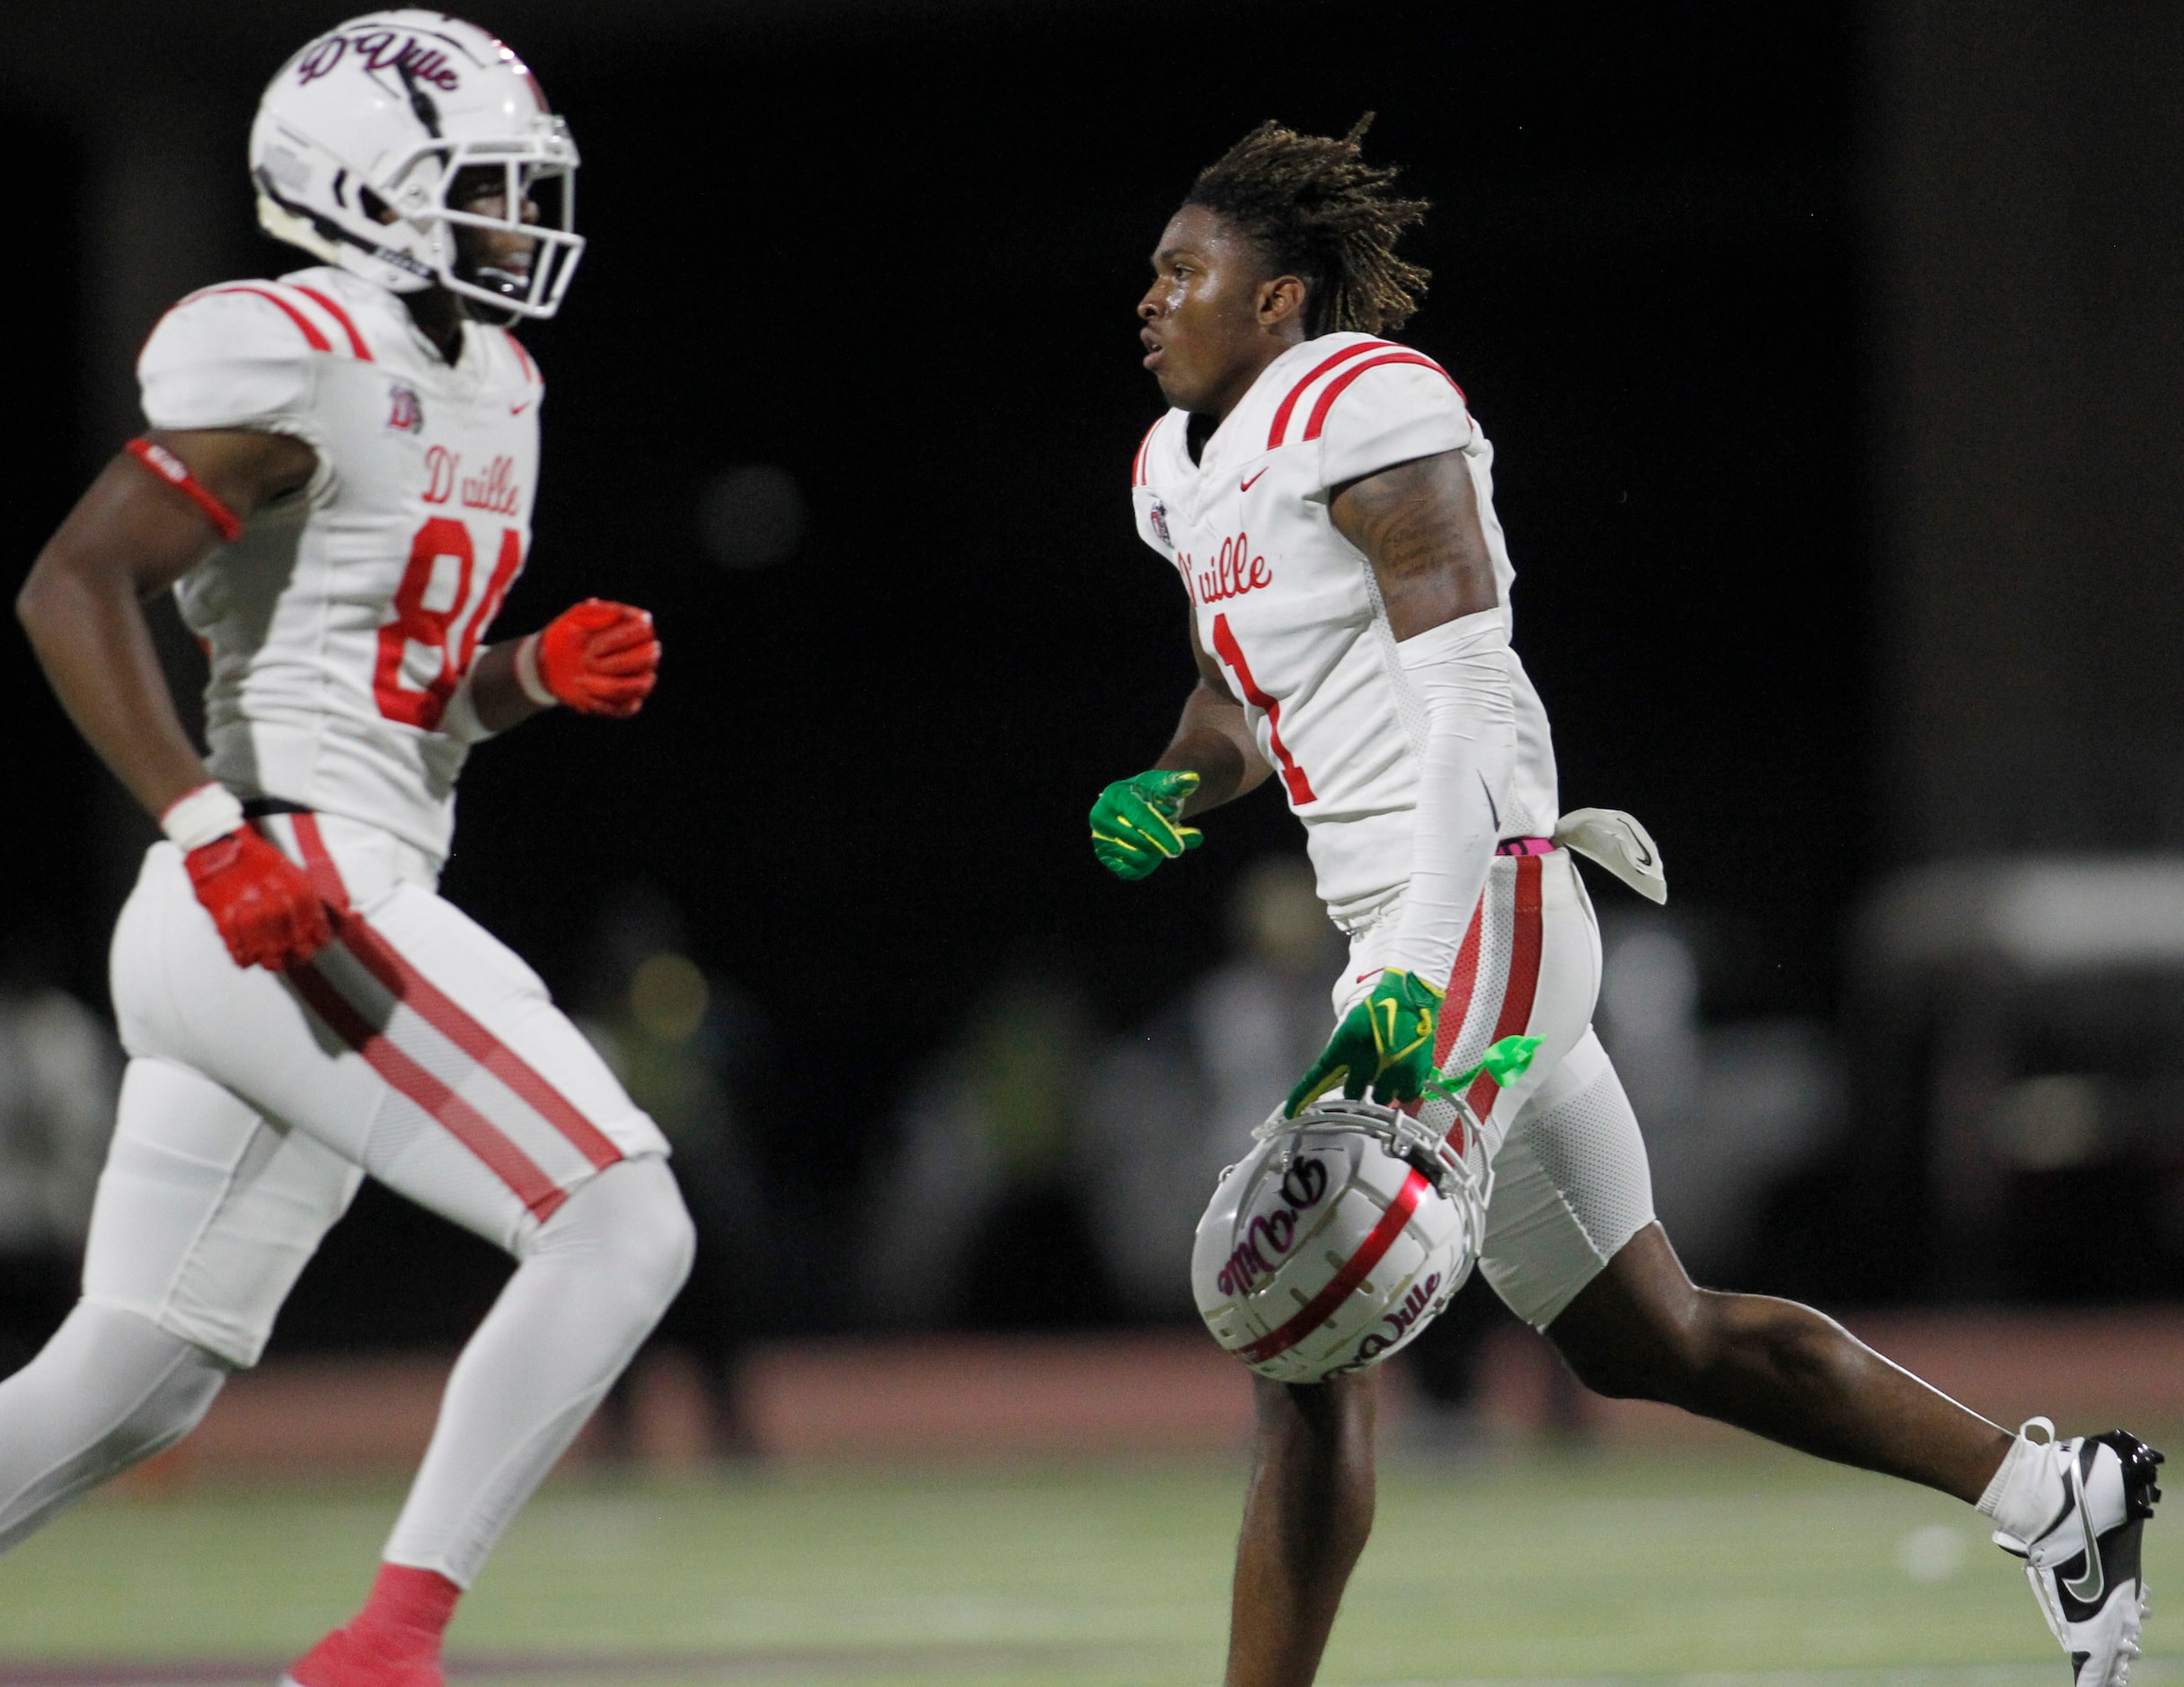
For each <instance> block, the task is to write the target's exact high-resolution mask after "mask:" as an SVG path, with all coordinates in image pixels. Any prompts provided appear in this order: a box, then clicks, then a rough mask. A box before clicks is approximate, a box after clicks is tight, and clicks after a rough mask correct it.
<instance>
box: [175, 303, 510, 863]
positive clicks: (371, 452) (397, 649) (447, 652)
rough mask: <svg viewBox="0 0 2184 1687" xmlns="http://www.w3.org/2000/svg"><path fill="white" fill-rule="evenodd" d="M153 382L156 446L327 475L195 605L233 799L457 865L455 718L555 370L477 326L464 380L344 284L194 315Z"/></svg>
mask: <svg viewBox="0 0 2184 1687" xmlns="http://www.w3.org/2000/svg"><path fill="white" fill-rule="evenodd" d="M137 378H138V380H139V381H140V382H141V384H142V386H143V390H144V411H145V415H146V417H147V418H148V419H149V420H150V421H151V423H152V425H153V426H154V427H155V428H262V429H265V430H268V431H270V432H274V433H283V434H292V435H294V436H295V437H296V438H298V439H301V440H303V441H305V443H306V444H308V445H309V446H311V447H312V448H313V449H314V450H315V451H316V452H317V453H318V457H319V468H318V473H316V474H315V475H314V477H313V479H312V481H311V483H310V484H309V485H308V486H307V487H305V489H304V490H301V491H299V492H297V493H296V494H294V495H292V496H290V497H288V498H286V499H280V500H279V501H278V502H276V503H273V504H270V505H268V506H267V507H266V508H263V509H261V510H260V511H258V512H257V513H256V514H255V515H253V516H252V517H251V519H250V520H249V522H248V523H246V524H245V525H244V526H243V533H242V534H241V536H240V537H238V538H237V539H235V541H234V543H231V544H227V545H225V546H223V547H222V548H221V549H219V550H217V551H216V552H213V553H212V555H211V556H209V557H208V558H207V559H206V560H205V561H203V562H201V563H199V565H198V566H197V567H196V568H195V569H192V570H190V572H189V573H188V574H187V575H185V576H184V577H183V578H182V579H181V580H180V581H179V582H178V583H177V584H176V586H175V596H176V597H177V599H178V600H179V602H180V603H181V613H182V619H183V620H184V621H185V622H187V623H189V626H190V630H191V631H192V632H195V633H196V634H197V636H198V638H199V640H200V641H202V642H203V644H204V645H205V648H206V652H207V655H208V658H209V659H210V661H211V664H212V677H211V679H210V681H209V683H208V685H207V687H206V693H205V719H206V736H207V738H208V746H209V751H210V755H209V762H210V765H211V768H212V772H213V776H214V777H215V778H217V779H218V780H219V781H220V782H222V783H223V784H225V785H226V786H227V787H228V788H229V789H230V790H232V791H234V792H235V793H236V794H237V795H239V796H241V797H243V798H244V799H251V798H253V797H270V798H278V799H285V800H287V801H289V802H294V803H299V804H301V805H303V806H304V807H305V808H314V809H318V810H322V811H323V812H325V813H327V814H334V815H340V816H343V817H347V818H349V819H351V820H357V821H361V822H362V823H364V824H365V825H367V826H378V827H380V828H382V829H384V830H385V831H387V832H391V833H393V835H395V836H397V837H399V838H401V839H402V840H403V841H404V842H406V843H409V844H413V845H414V846H416V847H417V848H418V849H420V850H422V851H424V852H426V853H427V854H428V855H429V856H430V857H431V858H432V860H433V861H435V862H438V861H443V860H445V858H446V856H447V846H448V843H449V840H450V838H451V836H452V835H453V833H454V829H455V777H456V775H457V774H458V773H461V771H462V767H463V761H464V756H465V755H467V754H468V752H469V744H468V743H467V742H466V741H465V740H464V738H461V737H458V736H456V735H455V734H454V733H451V732H449V731H447V730H443V729H442V724H443V723H442V717H443V715H444V714H445V712H446V711H447V702H448V699H449V698H450V697H451V696H452V695H453V694H454V693H455V687H456V686H457V685H459V684H460V683H461V681H462V680H463V678H464V676H465V675H466V674H467V673H468V672H469V670H470V667H471V664H472V662H473V660H474V659H475V658H476V656H477V652H478V650H479V649H480V646H481V644H482V641H483V640H484V636H485V631H486V629H487V627H488V626H490V625H491V623H492V619H493V615H494V613H495V612H496V611H497V610H498V609H499V608H500V602H501V599H502V598H503V597H505V596H507V595H508V587H510V586H511V585H512V584H514V582H515V579H516V577H517V574H519V573H520V572H521V571H522V570H523V565H524V561H525V559H526V557H527V556H528V555H529V554H530V544H531V501H532V494H533V491H534V490H535V485H536V482H537V476H538V410H539V402H540V400H541V399H542V398H543V397H544V391H545V389H544V382H543V381H542V379H541V377H540V375H539V373H538V368H537V366H536V365H535V364H534V363H533V362H532V361H531V358H530V356H529V354H527V353H526V351H525V350H524V349H523V348H522V347H521V346H520V345H518V344H517V341H516V340H515V338H514V337H513V336H512V335H510V334H508V332H507V331H504V330H502V329H500V328H489V327H484V326H482V325H480V324H478V323H474V322H468V323H465V324H464V329H463V350H462V355H461V357H459V358H457V359H456V360H455V364H454V365H453V366H452V367H450V366H449V365H448V364H447V363H445V362H443V361H442V360H441V358H440V356H439V353H438V351H437V350H436V349H434V348H433V346H432V344H431V342H430V341H429V340H426V339H425V337H424V336H423V334H421V333H420V331H418V329H417V327H416V324H415V323H414V322H411V318H410V314H409V312H408V310H407V309H406V308H404V306H403V305H402V301H401V300H400V299H399V298H398V297H397V296H395V295H393V293H390V292H388V291H386V290H385V288H383V287H376V286H374V285H373V284H372V283H370V282H368V281H364V280H360V279H358V278H357V277H354V276H351V275H349V274H347V273H346V272H344V271H342V270H340V269H331V268H328V269H299V270H297V271H296V272H295V273H293V274H291V275H286V276H283V277H281V278H280V279H279V280H278V281H238V282H233V283H229V284H227V285H225V286H221V287H208V288H206V289H205V290H204V291H202V292H199V293H193V294H191V295H190V296H189V297H188V298H186V299H184V300H183V301H182V302H181V304H180V305H176V306H175V307H174V308H173V309H172V311H170V312H168V314H166V316H165V317H164V319H163V320H162V321H161V322H160V323H159V325H158V326H157V327H156V328H155V329H154V330H153V331H152V337H151V339H150V340H147V341H146V343H145V348H144V351H143V354H142V356H141V357H140V358H138V360H137Z"/></svg>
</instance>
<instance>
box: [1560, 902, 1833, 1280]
mask: <svg viewBox="0 0 2184 1687" xmlns="http://www.w3.org/2000/svg"><path fill="white" fill-rule="evenodd" d="M1702 930H1703V928H1702ZM1600 938H1601V953H1602V966H1601V970H1600V1002H1599V1006H1598V1009H1597V1010H1596V1015H1595V1020H1594V1022H1595V1024H1596V1026H1597V1027H1598V1029H1599V1032H1600V1040H1601V1042H1602V1043H1603V1044H1604V1045H1605V1047H1606V1048H1607V1051H1608V1054H1609V1055H1611V1056H1612V1057H1613V1058H1614V1062H1615V1071H1616V1073H1617V1074H1618V1075H1619V1076H1620V1077H1621V1078H1622V1079H1623V1089H1624V1090H1625V1091H1627V1092H1628V1094H1629V1095H1630V1098H1631V1106H1632V1107H1633V1108H1635V1109H1636V1110H1637V1112H1638V1114H1639V1116H1640V1117H1641V1118H1643V1119H1645V1120H1646V1122H1647V1123H1646V1152H1647V1159H1648V1161H1649V1163H1650V1164H1651V1166H1652V1169H1653V1204H1654V1211H1655V1212H1656V1213H1657V1214H1658V1215H1659V1217H1660V1221H1661V1224H1662V1227H1663V1228H1664V1229H1665V1230H1667V1231H1669V1232H1673V1233H1674V1235H1675V1237H1676V1253H1677V1255H1678V1256H1679V1257H1680V1258H1681V1259H1683V1260H1684V1264H1685V1265H1686V1266H1687V1267H1689V1268H1690V1270H1691V1271H1692V1272H1693V1274H1694V1275H1696V1276H1705V1277H1712V1278H1715V1279H1720V1278H1722V1277H1725V1276H1732V1275H1735V1274H1738V1273H1742V1272H1745V1271H1746V1270H1748V1269H1749V1268H1750V1267H1751V1264H1752V1261H1753V1258H1754V1255H1755V1250H1756V1249H1757V1246H1758V1243H1759V1241H1760V1238H1759V1235H1758V1229H1759V1224H1760V1221H1761V1217H1762V1215H1763V1214H1764V1212H1765V1211H1766V1208H1767V1205H1768V1201H1769V1198H1770V1197H1771V1196H1772V1195H1773V1191H1774V1190H1775V1189H1776V1188H1777V1187H1778V1186H1779V1185H1780V1183H1781V1182H1782V1179H1783V1178H1784V1177H1785V1176H1787V1175H1788V1174H1789V1173H1791V1171H1793V1170H1796V1169H1797V1168H1798V1167H1799V1166H1800V1165H1801V1164H1804V1163H1807V1162H1808V1161H1810V1160H1811V1158H1812V1157H1813V1156H1814V1155H1815V1154H1816V1153H1817V1152H1818V1151H1819V1149H1820V1147H1821V1144H1823V1143H1825V1142H1826V1141H1828V1140H1830V1136H1831V1132H1832V1131H1833V1130H1834V1129H1835V1126H1836V1125H1837V1123H1838V1121H1839V1120H1841V1119H1842V1118H1843V1117H1845V1107H1844V1089H1845V1084H1844V1075H1843V1072H1842V1060H1841V1055H1840V1054H1839V1053H1838V1051H1837V1050H1836V1048H1835V1042H1834V1039H1833V1038H1831V1037H1830V1036H1829V1034H1828V1032H1827V1029H1826V1027H1824V1026H1822V1025H1820V1024H1818V1023H1817V1021H1814V1020H1803V1019H1797V1018H1792V1017H1789V1016H1779V1017H1769V1018H1761V1017H1753V1016H1746V1017H1743V1018H1739V1019H1737V1020H1734V1021H1733V1022H1731V1023H1729V1024H1726V1025H1721V1024H1716V1025H1709V1024H1707V1023H1705V1022H1703V1021H1702V1018H1701V1014H1700V996H1701V949H1700V946H1699V945H1698V944H1696V943H1694V942H1693V937H1692V935H1691V934H1690V932H1688V931H1687V928H1686V926H1685V924H1684V922H1683V921H1682V920H1680V919H1678V918H1677V917H1676V915H1674V914H1670V913H1668V912H1667V911H1666V910H1657V909H1650V908H1649V909H1643V910H1640V911H1638V912H1635V913H1619V914H1615V915H1614V916H1612V917H1609V918H1606V919H1603V920H1602V921H1601V927H1600ZM1714 948H1715V949H1716V950H1717V951H1718V950H1719V948H1720V945H1719V944H1718V943H1717V944H1716V945H1715V946H1714Z"/></svg>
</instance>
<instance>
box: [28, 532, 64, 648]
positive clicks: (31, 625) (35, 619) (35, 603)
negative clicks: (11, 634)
mask: <svg viewBox="0 0 2184 1687" xmlns="http://www.w3.org/2000/svg"><path fill="white" fill-rule="evenodd" d="M66 595H67V586H66V581H65V580H63V579H61V570H60V569H59V567H58V566H57V563H56V561H55V559H54V555H53V551H52V547H50V546H48V547H47V548H46V549H45V550H43V551H41V552H39V555H38V561H35V562H33V563H32V564H31V572H30V575H29V577H28V578H27V579H24V581H23V582H22V589H21V590H19V591H17V592H16V594H15V619H16V620H17V621H18V622H20V623H22V630H23V632H25V633H27V634H29V635H30V640H31V644H32V645H33V646H40V645H42V644H43V643H44V642H45V638H44V635H45V634H46V633H48V632H49V631H50V630H51V629H52V628H53V627H54V625H55V624H56V623H57V621H58V620H59V618H60V616H61V614H62V613H63V612H62V609H61V605H60V601H59V600H60V599H61V598H63V597H65V596H66Z"/></svg>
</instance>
